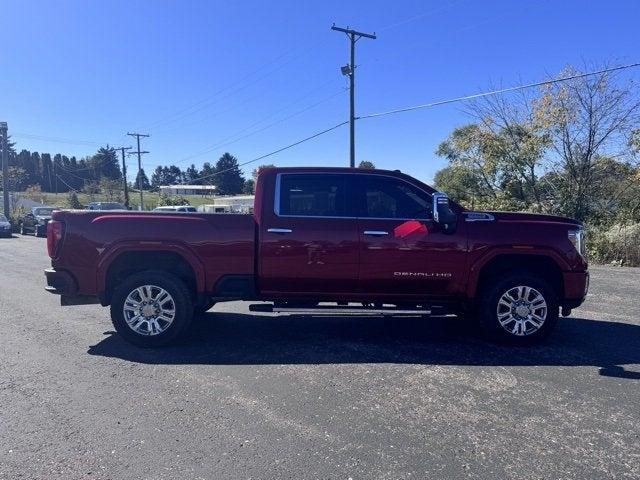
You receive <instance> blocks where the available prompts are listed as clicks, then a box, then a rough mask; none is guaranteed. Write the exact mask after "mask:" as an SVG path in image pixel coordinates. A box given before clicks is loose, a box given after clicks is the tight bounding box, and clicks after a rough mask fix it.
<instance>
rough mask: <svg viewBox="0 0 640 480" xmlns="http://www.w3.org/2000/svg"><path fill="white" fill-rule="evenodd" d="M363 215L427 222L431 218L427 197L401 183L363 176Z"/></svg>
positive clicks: (414, 188)
mask: <svg viewBox="0 0 640 480" xmlns="http://www.w3.org/2000/svg"><path fill="white" fill-rule="evenodd" d="M362 184H363V186H364V194H365V198H364V209H365V210H364V212H363V215H362V216H363V217H369V218H404V219H406V218H410V219H414V218H415V219H420V220H428V219H430V218H432V217H433V204H432V203H431V195H429V194H428V193H427V192H424V191H422V190H420V189H419V188H417V187H414V186H413V185H410V184H409V183H407V182H403V181H402V180H398V179H394V178H389V177H378V176H375V175H363V182H362Z"/></svg>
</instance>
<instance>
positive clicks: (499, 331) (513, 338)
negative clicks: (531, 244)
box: [479, 275, 559, 345]
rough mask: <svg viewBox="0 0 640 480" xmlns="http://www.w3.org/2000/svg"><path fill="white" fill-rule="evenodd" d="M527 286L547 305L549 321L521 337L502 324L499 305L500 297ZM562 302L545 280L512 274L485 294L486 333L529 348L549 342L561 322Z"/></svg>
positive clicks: (482, 318)
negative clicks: (536, 343)
mask: <svg viewBox="0 0 640 480" xmlns="http://www.w3.org/2000/svg"><path fill="white" fill-rule="evenodd" d="M519 285H523V286H527V287H532V288H535V289H536V290H537V291H538V292H540V293H541V294H542V296H543V297H544V299H545V301H546V302H547V318H546V319H545V321H544V323H543V324H542V327H540V328H539V329H538V330H537V331H535V332H534V333H531V334H529V335H525V336H518V335H514V334H511V333H509V332H507V331H506V330H505V329H504V328H503V327H502V326H501V325H500V322H498V315H497V312H496V310H497V306H498V301H499V300H500V297H502V295H503V294H504V293H505V292H506V291H507V290H509V289H511V288H513V287H516V286H519ZM558 310H559V307H558V299H557V296H556V295H555V293H554V291H553V289H552V288H551V286H550V285H549V284H548V283H547V282H545V281H544V280H542V279H540V278H538V277H535V276H532V275H531V276H530V275H512V276H508V277H505V278H503V279H501V280H498V281H497V282H495V283H493V284H492V285H490V286H489V287H488V288H486V289H485V290H484V291H483V293H482V300H481V303H480V308H479V314H480V315H479V317H480V318H479V320H480V323H481V326H482V327H483V330H484V331H485V332H486V333H488V334H489V335H490V336H491V337H492V338H493V339H495V340H498V341H500V342H504V343H509V344H515V345H527V344H531V343H535V342H538V341H540V340H543V339H545V338H546V337H547V336H548V335H549V334H550V333H551V331H552V330H553V328H554V327H555V325H556V323H557V321H558V313H559V312H558Z"/></svg>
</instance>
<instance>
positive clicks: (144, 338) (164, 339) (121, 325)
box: [111, 271, 193, 348]
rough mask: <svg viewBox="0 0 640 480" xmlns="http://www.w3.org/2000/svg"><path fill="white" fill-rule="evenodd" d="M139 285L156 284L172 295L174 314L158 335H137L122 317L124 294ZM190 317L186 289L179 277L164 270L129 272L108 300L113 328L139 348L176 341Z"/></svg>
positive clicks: (191, 303) (127, 293) (158, 345)
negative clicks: (132, 273) (128, 275)
mask: <svg viewBox="0 0 640 480" xmlns="http://www.w3.org/2000/svg"><path fill="white" fill-rule="evenodd" d="M142 285H156V286H158V287H161V288H163V289H165V290H166V291H167V292H168V293H169V294H170V295H171V296H172V297H173V301H174V304H175V308H176V316H175V318H174V319H173V322H172V323H171V325H170V326H169V327H168V328H167V329H166V330H165V331H164V332H162V333H160V334H158V335H140V334H139V333H136V332H134V331H133V330H132V329H131V328H130V327H129V325H128V324H127V322H126V320H125V319H124V312H123V307H124V303H125V300H126V298H127V296H128V295H129V294H130V293H131V291H133V290H134V289H135V288H137V287H140V286H142ZM192 318H193V302H192V300H191V296H190V294H189V290H188V289H187V287H186V285H185V284H184V282H183V281H182V280H180V279H179V278H177V277H176V276H174V275H171V274H170V273H166V272H156V271H147V272H141V273H136V274H134V275H131V276H130V277H128V278H127V279H126V280H125V281H123V282H122V283H121V284H120V285H119V286H118V287H117V288H116V290H115V291H114V293H113V296H112V299H111V320H112V321H113V326H114V327H115V329H116V331H117V332H118V333H119V334H120V335H121V336H122V337H123V338H124V339H125V340H127V341H128V342H130V343H133V344H134V345H137V346H140V347H145V348H153V347H160V346H164V345H167V344H169V343H171V342H173V341H175V340H176V339H177V338H178V337H179V336H180V335H181V334H182V333H183V332H184V331H185V330H186V329H187V328H188V327H189V325H190V323H191V320H192Z"/></svg>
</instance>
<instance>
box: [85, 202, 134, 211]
mask: <svg viewBox="0 0 640 480" xmlns="http://www.w3.org/2000/svg"><path fill="white" fill-rule="evenodd" d="M87 210H127V207H125V206H124V205H123V204H122V203H118V202H91V203H89V204H88V205H87Z"/></svg>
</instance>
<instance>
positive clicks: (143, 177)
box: [134, 168, 151, 190]
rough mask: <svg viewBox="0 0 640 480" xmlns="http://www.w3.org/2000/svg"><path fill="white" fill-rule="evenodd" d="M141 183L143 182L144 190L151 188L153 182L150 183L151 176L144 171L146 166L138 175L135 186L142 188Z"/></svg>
mask: <svg viewBox="0 0 640 480" xmlns="http://www.w3.org/2000/svg"><path fill="white" fill-rule="evenodd" d="M140 183H142V190H149V189H150V188H151V184H150V183H149V178H148V177H147V174H146V173H144V168H141V169H140V170H139V171H138V174H137V175H136V183H135V185H134V188H140Z"/></svg>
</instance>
